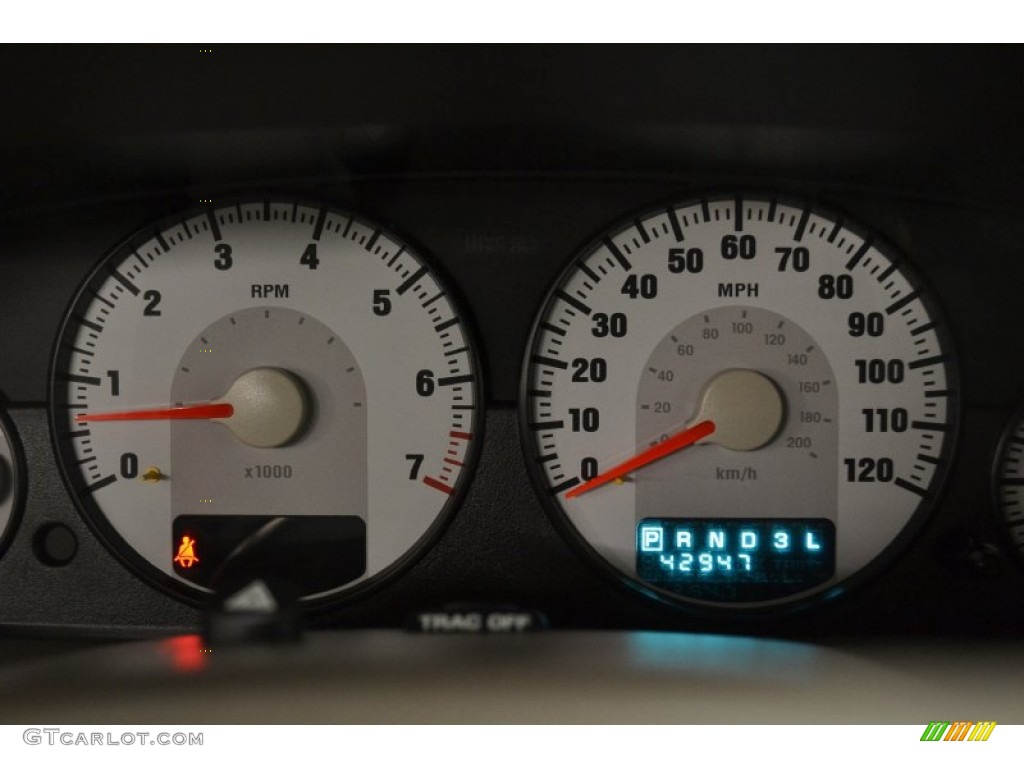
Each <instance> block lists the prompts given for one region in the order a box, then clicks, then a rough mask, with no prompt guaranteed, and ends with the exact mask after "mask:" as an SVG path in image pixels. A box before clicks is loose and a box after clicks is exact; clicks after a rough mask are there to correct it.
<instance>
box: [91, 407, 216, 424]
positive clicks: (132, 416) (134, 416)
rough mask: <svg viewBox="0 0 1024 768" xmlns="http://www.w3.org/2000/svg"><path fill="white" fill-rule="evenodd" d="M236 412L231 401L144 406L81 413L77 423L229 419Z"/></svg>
mask: <svg viewBox="0 0 1024 768" xmlns="http://www.w3.org/2000/svg"><path fill="white" fill-rule="evenodd" d="M234 413H235V407H234V406H233V405H231V403H203V404H202V405H179V406H175V407H173V408H143V409H141V410H138V411H118V412H115V413H79V414H77V415H76V416H75V421H76V422H77V423H82V422H86V421H163V420H167V419H228V418H231V416H232V415H234Z"/></svg>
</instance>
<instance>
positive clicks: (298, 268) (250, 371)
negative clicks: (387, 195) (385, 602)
mask: <svg viewBox="0 0 1024 768" xmlns="http://www.w3.org/2000/svg"><path fill="white" fill-rule="evenodd" d="M52 400H53V411H52V421H53V428H54V436H55V440H56V445H57V450H58V454H59V457H60V460H61V462H62V465H63V468H64V472H65V477H66V479H67V481H68V483H69V485H70V487H71V488H72V490H73V492H74V493H75V495H76V498H77V500H78V502H79V504H80V505H81V508H82V510H83V512H84V513H85V514H86V516H87V518H88V519H89V521H90V522H91V523H92V524H93V525H94V527H95V529H96V530H97V531H98V532H99V533H100V535H101V537H102V538H103V539H104V540H105V541H106V542H107V543H108V544H109V545H110V546H111V547H112V548H113V549H114V551H115V552H117V554H119V555H121V556H122V557H123V558H125V559H126V560H127V561H128V562H129V563H130V564H131V565H133V566H136V567H137V568H138V569H139V570H140V572H141V573H143V574H144V575H147V576H149V577H151V578H153V579H154V580H155V581H156V582H157V583H159V584H160V585H161V586H164V587H167V588H170V589H171V590H173V591H175V592H176V593H178V594H181V595H184V596H186V597H193V598H196V597H201V596H202V594H204V593H206V592H208V591H209V590H211V589H213V588H215V587H216V585H217V584H218V581H219V580H220V579H221V578H224V577H225V575H226V574H229V573H231V572H232V571H237V570H239V569H241V570H243V571H244V572H250V573H255V574H266V575H278V576H281V577H284V578H287V579H289V580H291V581H292V582H293V583H294V584H296V585H297V586H298V588H299V591H300V592H301V593H302V594H303V595H304V596H305V597H306V598H307V600H309V601H312V600H319V599H325V598H333V597H337V596H339V595H342V594H345V595H349V594H352V593H354V592H358V591H361V590H363V589H365V588H366V587H368V586H369V585H370V584H372V583H378V582H379V581H380V579H381V578H382V577H384V576H385V575H387V574H391V573H394V572H395V571H396V570H397V568H398V567H399V566H400V565H401V564H403V563H405V562H407V561H408V559H409V557H410V556H411V555H412V554H413V553H416V552H418V551H421V550H422V549H423V548H424V547H425V546H426V544H427V543H428V542H429V541H430V539H431V538H432V537H433V536H434V535H435V534H436V533H438V532H439V530H440V527H441V525H442V523H443V522H444V521H445V520H446V518H447V517H448V515H449V514H450V513H451V512H452V510H453V509H454V506H455V503H456V499H457V497H458V496H459V495H460V492H461V490H462V489H463V488H464V486H465V484H466V480H467V477H468V476H469V473H470V471H471V467H472V464H473V461H474V457H475V455H476V450H475V445H476V442H477V441H478V438H479V422H478V418H477V415H478V407H479V404H480V400H479V379H478V373H477V367H476V355H475V352H474V349H473V345H472V342H471V339H470V336H469V333H468V331H467V328H466V326H465V323H464V320H463V317H462V315H461V314H460V311H459V310H458V308H457V307H456V305H455V303H454V300H453V298H452V294H451V292H450V291H449V290H448V288H447V287H446V286H445V285H444V283H443V282H442V279H441V277H440V276H439V275H438V273H437V271H436V270H435V269H434V268H432V267H431V266H430V265H429V264H428V263H427V262H426V261H424V259H423V257H422V256H421V255H419V254H418V253H416V252H415V251H414V249H413V248H412V247H411V246H409V245H408V244H407V243H405V242H404V241H402V240H401V239H399V238H398V237H397V236H396V235H394V234H393V233H391V232H389V231H388V230H386V229H384V228H382V227H380V226H377V225H375V224H372V223H370V222H367V221H365V220H363V219H361V218H359V217H356V216H353V215H351V214H349V213H347V212H344V211H340V210H335V209H333V208H329V207H324V206H319V205H305V204H301V203H294V202H290V201H287V202H286V201H280V200H265V201H252V202H240V203H233V204H230V205H222V206H216V207H209V208H203V209H197V210H192V211H188V212H186V213H185V214H183V215H182V216H179V217H175V218H174V219H172V220H169V221H164V222H162V223H161V224H159V225H156V226H154V227H151V228H149V229H147V230H145V231H143V232H141V233H139V234H138V235H136V236H135V237H133V238H131V239H130V240H129V241H128V242H127V243H125V244H124V245H123V246H121V247H119V248H118V249H117V250H116V251H115V252H114V253H113V254H111V255H110V256H109V257H108V258H107V259H105V260H104V261H103V263H102V264H101V265H100V266H99V268H98V269H97V270H96V271H95V272H94V274H93V275H92V276H91V277H90V278H89V279H88V281H87V282H86V284H85V286H84V287H83V288H82V290H81V291H80V293H79V295H78V297H77V298H76V299H75V302H74V305H73V307H72V308H71V311H70V313H69V315H68V318H67V321H66V323H65V326H64V329H63V332H62V334H61V338H60V342H59V347H58V349H57V353H56V357H55V364H54V376H53V398H52Z"/></svg>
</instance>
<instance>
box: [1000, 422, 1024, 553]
mask: <svg viewBox="0 0 1024 768" xmlns="http://www.w3.org/2000/svg"><path fill="white" fill-rule="evenodd" d="M995 497H996V506H997V508H998V511H999V515H1000V517H1001V519H1002V522H1003V525H1004V526H1005V530H1006V533H1007V537H1008V541H1009V543H1010V545H1011V546H1012V547H1013V548H1014V549H1015V551H1016V554H1017V557H1018V562H1020V563H1022V564H1024V409H1022V410H1020V411H1018V412H1017V413H1016V414H1014V417H1013V419H1012V420H1011V421H1010V424H1009V425H1008V426H1007V429H1006V434H1005V435H1004V436H1003V440H1002V444H1001V445H1000V447H999V454H998V456H997V457H996V465H995Z"/></svg>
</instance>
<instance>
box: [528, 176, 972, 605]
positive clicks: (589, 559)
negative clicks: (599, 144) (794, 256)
mask: <svg viewBox="0 0 1024 768" xmlns="http://www.w3.org/2000/svg"><path fill="white" fill-rule="evenodd" d="M736 199H742V200H756V201H766V202H769V201H770V202H775V203H778V204H780V205H789V206H792V207H794V208H797V209H805V208H806V209H808V210H810V211H811V212H812V213H814V214H817V215H820V216H822V217H823V218H827V219H829V220H831V221H833V222H836V223H838V224H840V225H841V226H842V227H843V229H844V230H848V231H850V232H851V233H853V234H856V235H858V236H859V237H862V238H865V237H870V238H871V241H872V244H873V245H874V246H876V247H877V248H878V249H879V250H880V251H881V252H882V253H883V254H884V255H886V256H887V257H889V258H890V259H891V260H892V263H893V264H896V265H898V268H899V270H900V272H901V273H902V274H904V275H905V276H906V277H907V278H908V280H909V282H910V283H911V284H912V285H913V286H914V287H915V288H916V289H918V290H920V291H921V296H920V300H921V301H922V303H923V305H924V307H925V310H926V311H927V313H928V314H929V315H930V316H931V317H932V319H933V320H935V321H937V323H938V324H937V327H936V328H935V334H936V337H937V339H938V342H939V344H940V346H941V348H942V352H943V354H944V355H945V356H946V359H945V374H946V378H947V382H948V389H950V390H951V391H952V393H953V394H952V395H951V396H950V397H949V399H948V402H947V413H948V417H947V421H948V424H949V429H948V432H947V433H946V437H945V440H944V441H943V446H942V450H941V451H940V453H939V467H938V471H937V473H936V476H935V479H934V480H933V482H932V484H931V487H930V488H929V489H928V497H927V498H922V499H921V501H920V502H919V503H918V505H917V507H916V509H915V510H914V512H913V513H912V515H911V516H910V517H909V519H908V521H907V522H906V524H905V525H904V526H903V528H902V529H901V530H900V531H899V533H898V534H897V535H896V536H895V537H894V538H893V539H892V540H891V541H890V542H889V543H888V544H887V545H886V546H885V547H884V548H883V549H882V550H881V551H880V552H879V553H878V554H877V555H876V556H874V557H873V558H872V559H871V560H870V561H869V562H868V563H867V564H866V565H865V566H863V567H861V568H860V569H858V570H857V571H856V572H855V573H853V574H851V575H850V576H848V577H846V578H845V579H843V580H842V581H839V582H837V583H835V584H833V585H831V586H828V587H826V588H824V589H820V590H819V591H815V592H812V593H811V594H806V595H804V596H801V597H798V598H791V599H786V600H783V601H781V602H776V603H773V604H764V603H753V604H744V603H735V604H725V603H720V602H711V601H705V600H698V599H694V598H687V597H684V596H681V595H679V594H676V593H674V592H671V591H668V590H665V589H662V588H660V587H657V586H655V585H653V584H650V583H647V582H643V581H641V580H640V579H639V577H638V576H635V575H630V574H627V573H625V572H624V571H622V570H620V569H619V568H618V567H616V566H615V565H613V564H612V563H611V562H610V561H608V560H607V559H606V558H605V557H604V556H603V555H602V554H601V553H599V552H598V551H597V549H596V548H595V547H594V546H593V545H591V544H590V543H589V542H588V541H587V540H586V538H585V537H584V536H583V534H581V533H580V531H579V530H578V529H577V528H576V526H575V525H574V524H573V523H572V521H571V520H570V519H569V516H568V514H567V513H566V512H565V511H564V510H563V509H562V507H561V505H560V503H559V502H558V500H557V499H556V496H555V494H554V493H553V492H552V491H551V489H550V488H549V479H548V478H547V476H546V474H545V472H544V469H543V467H542V465H541V461H540V455H541V454H540V451H539V446H538V444H537V441H536V440H535V437H534V432H533V431H532V430H531V429H530V408H531V399H530V396H529V394H528V392H529V390H530V388H531V370H532V366H531V358H532V356H533V355H534V354H536V352H537V344H538V341H539V336H540V334H539V329H540V326H541V324H542V323H543V322H544V321H545V319H546V318H547V317H548V316H549V313H550V311H551V308H552V305H553V303H554V302H555V301H556V298H555V296H554V294H555V291H557V290H558V289H559V288H560V287H562V286H563V285H564V284H565V282H566V280H567V279H568V278H570V277H571V276H572V275H573V274H574V273H575V272H576V271H577V269H578V265H579V263H580V262H582V261H583V260H584V259H586V258H587V257H588V256H590V255H591V254H592V253H594V251H595V250H597V249H599V248H600V247H601V246H602V244H603V242H604V241H606V240H607V239H610V238H614V237H616V236H617V235H618V234H620V233H622V232H624V231H626V230H627V229H629V228H631V227H633V226H635V224H636V222H637V221H644V220H645V219H646V218H647V217H649V216H653V215H656V214H658V213H660V212H664V211H665V210H666V209H667V208H683V207H686V206H692V205H699V204H700V203H702V202H721V201H731V200H736ZM961 392H962V389H961V379H960V373H959V356H958V353H957V349H956V346H955V344H954V340H953V337H952V333H951V329H950V326H949V323H948V319H947V315H946V313H945V312H944V311H943V310H942V307H941V305H940V303H939V301H938V299H937V297H936V295H935V293H934V291H933V290H932V289H931V286H930V284H929V282H928V281H927V279H925V278H924V277H923V275H922V274H921V272H920V271H919V270H918V269H917V268H916V266H915V265H914V264H913V263H912V262H910V261H909V260H908V259H907V257H906V254H905V252H904V250H903V249H901V248H899V247H897V246H895V245H894V244H893V243H892V241H891V240H890V239H888V238H886V237H883V236H881V235H880V233H879V232H878V230H876V229H874V228H871V227H867V226H864V225H863V224H862V223H861V221H860V219H859V217H854V219H853V223H851V222H850V220H849V219H848V218H847V217H846V216H845V215H844V214H843V212H842V211H841V210H840V209H838V208H836V207H834V206H832V205H822V204H820V203H819V202H818V200H817V198H815V197H813V196H801V195H798V194H790V193H785V192H778V191H766V190H757V189H754V190H746V189H745V190H743V191H742V192H736V191H735V190H730V191H726V192H723V191H722V190H720V189H716V190H712V191H709V192H708V193H707V194H704V195H693V194H690V195H686V196H680V197H675V198H669V199H664V198H663V199H661V200H660V201H658V202H656V203H655V204H648V205H645V206H643V207H641V208H638V209H635V210H634V211H632V212H629V213H627V214H625V215H622V216H620V217H618V218H616V219H615V220H614V221H612V222H611V223H606V224H604V225H600V226H599V228H598V229H597V231H596V233H595V234H593V235H591V236H590V237H588V238H586V239H585V240H584V241H583V242H582V243H581V244H580V246H579V247H577V248H576V249H574V250H573V251H572V252H571V254H570V256H569V257H568V259H567V261H566V263H565V265H564V267H563V268H562V269H561V270H560V271H559V272H558V275H557V277H556V278H555V279H554V280H553V281H552V283H551V285H550V287H549V289H548V290H547V291H546V293H545V295H544V298H543V299H542V301H541V303H540V305H539V306H538V308H537V311H536V313H535V315H534V318H533V322H532V325H531V328H530V333H529V336H528V342H527V346H526V348H525V350H524V355H523V358H522V362H521V368H520V379H519V401H518V425H519V437H520V443H521V445H522V448H523V452H524V456H525V458H526V463H527V471H528V474H529V477H530V479H531V481H532V483H533V486H534V490H535V492H536V494H537V497H538V499H539V500H540V503H541V505H542V507H543V509H544V511H545V513H546V516H547V517H548V519H549V520H550V521H551V523H552V525H553V526H554V527H555V529H556V530H557V531H558V532H559V533H560V534H561V535H562V537H563V538H564V539H565V540H566V541H567V542H568V543H569V545H570V547H571V549H572V550H573V551H574V552H575V553H576V554H577V556H579V557H581V558H582V559H583V560H584V561H585V562H586V563H587V564H588V565H589V566H591V567H592V568H594V569H595V570H596V571H597V572H598V573H599V574H601V575H602V576H603V577H604V578H605V579H607V580H609V581H611V582H613V583H615V584H617V585H619V586H621V587H624V588H626V589H627V590H628V591H629V592H630V593H633V594H636V593H639V594H641V595H643V596H645V597H646V598H649V599H651V600H653V601H655V602H656V603H659V604H661V605H663V606H667V607H670V608H673V609H679V610H681V611H684V612H687V613H689V614H692V615H694V616H704V617H707V618H718V619H737V620H741V621H742V620H744V619H756V618H764V617H773V616H785V615H793V614H796V613H800V612H804V611H806V609H808V608H811V607H813V606H819V605H821V604H823V603H827V602H830V601H832V600H833V599H834V598H836V597H838V596H840V595H845V594H848V593H850V592H852V591H854V590H857V589H859V588H861V587H862V586H863V585H865V584H867V583H869V582H870V581H872V580H874V579H875V578H876V577H877V576H878V575H879V574H880V573H881V572H883V571H885V570H886V569H888V568H891V567H892V566H893V565H894V564H895V563H896V561H897V558H898V556H899V555H900V554H901V553H903V552H904V551H905V550H906V549H907V548H908V546H909V545H910V543H911V542H912V541H913V540H914V539H915V538H917V537H918V535H919V534H920V533H921V531H922V529H923V527H924V526H925V524H926V523H927V522H928V521H929V520H931V519H932V518H933V513H934V512H935V510H936V508H937V506H938V505H939V503H940V502H941V499H942V497H943V494H944V492H945V489H946V487H947V483H948V482H949V478H950V476H951V474H952V463H953V461H954V457H955V456H956V449H957V445H958V443H959V439H960V428H961V421H962V419H961V409H962V395H961Z"/></svg>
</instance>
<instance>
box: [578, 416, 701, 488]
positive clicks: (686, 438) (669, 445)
mask: <svg viewBox="0 0 1024 768" xmlns="http://www.w3.org/2000/svg"><path fill="white" fill-rule="evenodd" d="M714 431H715V422H713V421H711V420H710V419H707V420H704V421H700V422H697V423H696V424H694V425H693V426H692V427H688V428H686V429H684V430H683V431H682V432H678V433H676V434H674V435H672V437H670V438H669V439H668V440H663V441H662V442H660V443H658V444H657V445H652V446H651V447H650V448H648V449H647V450H646V451H642V452H640V453H638V454H637V455H636V456H634V457H633V458H631V459H626V460H625V461H624V462H622V463H621V464H618V465H616V466H614V467H612V468H611V469H609V470H608V471H606V472H602V473H601V474H600V475H598V476H597V477H595V478H593V479H591V480H588V481H587V482H585V483H583V484H582V485H577V486H576V487H575V488H571V489H569V491H568V492H567V493H566V494H565V498H567V499H574V498H576V497H577V496H582V495H583V494H584V493H587V492H588V491H592V490H594V489H595V488H600V487H601V486H602V485H605V484H607V483H610V482H613V481H614V480H618V479H619V478H621V477H622V476H623V475H628V474H629V473H630V472H633V471H634V470H637V469H640V467H646V466H647V465H648V464H651V463H653V462H655V461H657V460H658V459H663V458H665V457H666V456H671V455H672V454H673V453H676V452H677V451H681V450H683V448H688V447H689V446H691V445H693V444H694V443H696V442H697V441H698V440H703V439H704V438H705V437H707V436H708V435H710V434H711V433H712V432H714Z"/></svg>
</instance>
